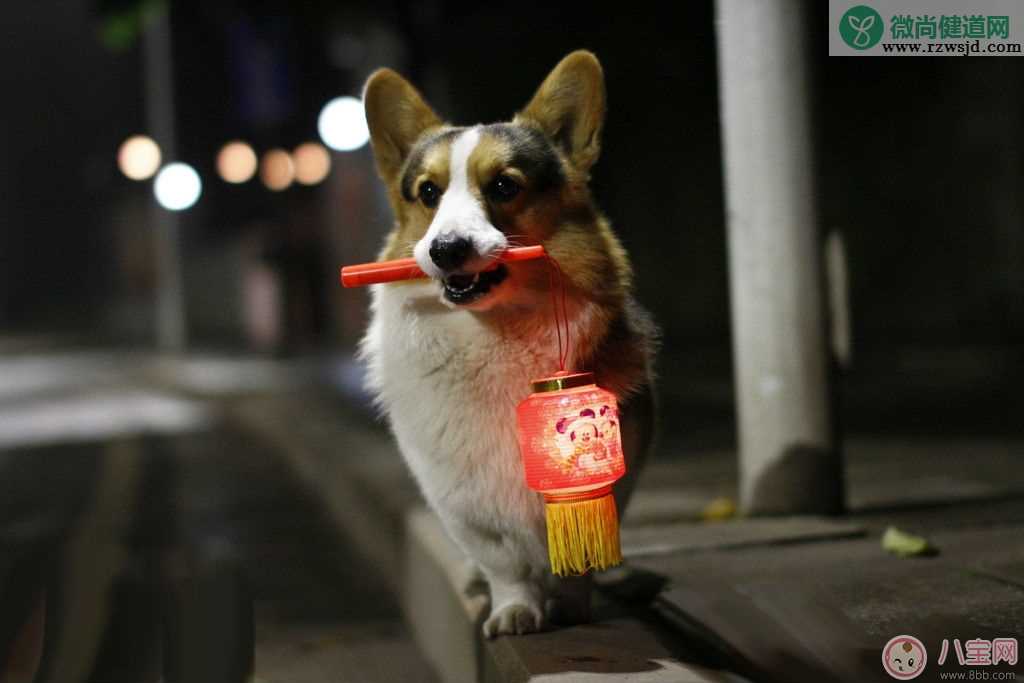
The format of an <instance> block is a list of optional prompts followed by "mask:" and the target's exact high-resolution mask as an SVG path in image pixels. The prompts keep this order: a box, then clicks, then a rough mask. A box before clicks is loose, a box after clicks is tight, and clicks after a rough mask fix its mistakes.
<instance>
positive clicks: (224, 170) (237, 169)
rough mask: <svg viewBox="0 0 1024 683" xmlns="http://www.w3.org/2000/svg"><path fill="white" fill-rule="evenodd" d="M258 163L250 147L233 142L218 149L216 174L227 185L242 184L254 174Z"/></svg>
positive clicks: (237, 141) (238, 141)
mask: <svg viewBox="0 0 1024 683" xmlns="http://www.w3.org/2000/svg"><path fill="white" fill-rule="evenodd" d="M257 166H259V162H258V160H257V159H256V152H254V151H253V149H252V147H251V146H250V145H249V144H247V143H245V142H242V141H241V140H234V141H232V142H229V143H227V144H226V145H224V146H223V147H221V148H220V152H218V153H217V174H218V175H220V177H221V178H222V179H223V180H224V182H228V183H234V184H237V183H244V182H245V181H247V180H249V179H250V178H252V177H253V175H255V174H256V168H257Z"/></svg>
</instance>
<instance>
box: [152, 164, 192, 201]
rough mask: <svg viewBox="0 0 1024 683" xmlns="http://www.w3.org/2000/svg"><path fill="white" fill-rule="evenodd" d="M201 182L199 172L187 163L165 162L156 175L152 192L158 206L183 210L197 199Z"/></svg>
mask: <svg viewBox="0 0 1024 683" xmlns="http://www.w3.org/2000/svg"><path fill="white" fill-rule="evenodd" d="M202 192H203V183H202V181H201V180H200V179H199V174H198V173H196V170H195V169H194V168H192V167H191V166H189V165H188V164H183V163H181V162H180V161H179V162H175V163H173V164H167V165H166V166H164V167H163V168H162V169H160V173H158V174H157V176H156V182H154V183H153V194H155V195H156V200H157V201H158V202H160V206H162V207H164V208H165V209H169V210H171V211H183V210H185V209H187V208H189V207H190V206H192V205H193V204H195V203H196V202H197V201H198V200H199V195H200V194H202Z"/></svg>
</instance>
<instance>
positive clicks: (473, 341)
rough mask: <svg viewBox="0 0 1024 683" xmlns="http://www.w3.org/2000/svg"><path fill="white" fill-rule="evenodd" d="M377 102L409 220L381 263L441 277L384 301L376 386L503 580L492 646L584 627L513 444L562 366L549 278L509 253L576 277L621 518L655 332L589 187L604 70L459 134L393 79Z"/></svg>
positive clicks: (553, 87)
mask: <svg viewBox="0 0 1024 683" xmlns="http://www.w3.org/2000/svg"><path fill="white" fill-rule="evenodd" d="M363 102H364V106H365V110H366V118H367V123H368V126H369V130H370V141H371V145H372V147H373V153H374V158H375V161H376V165H377V170H378V172H379V174H380V176H381V178H382V180H383V181H384V183H385V184H386V186H387V192H388V197H389V200H390V203H391V207H392V209H393V211H394V215H395V219H396V220H395V227H394V229H393V231H392V232H391V233H390V235H389V236H388V238H387V241H386V244H385V246H384V249H383V251H382V252H381V253H380V259H382V260H387V259H394V258H402V257H407V256H410V255H412V256H414V257H415V259H416V262H417V264H418V265H419V267H420V268H421V269H422V270H423V271H424V272H425V273H426V274H427V275H428V276H429V278H428V279H421V280H411V281H405V282H399V283H390V284H385V285H375V286H374V287H373V288H372V290H371V301H372V303H371V320H370V324H369V327H368V330H367V332H366V335H365V337H364V339H363V341H362V343H361V355H362V357H363V359H364V361H365V362H366V364H367V384H368V388H369V389H370V390H371V392H372V393H373V394H374V395H375V396H376V398H377V401H378V404H379V406H380V408H381V409H382V411H383V412H384V413H385V414H386V416H387V419H388V421H389V423H390V426H391V429H392V431H393V433H394V436H395V438H396V440H397V442H398V446H399V449H400V451H401V453H402V456H403V457H404V459H405V461H406V462H407V464H408V466H409V468H410V470H411V471H412V474H413V476H414V478H415V479H416V481H417V482H418V484H419V487H420V489H421V490H422V492H423V496H424V498H425V499H426V501H427V503H428V504H429V505H430V507H431V508H433V510H434V511H436V513H437V514H438V516H439V517H440V519H441V521H442V523H443V525H444V527H445V529H446V530H447V532H448V534H449V535H450V536H451V538H452V539H453V540H454V541H455V543H456V544H457V545H458V546H459V547H460V548H461V549H462V550H463V551H464V552H465V554H466V555H467V556H468V558H469V559H470V560H471V561H472V562H473V563H475V565H476V566H477V567H478V568H479V572H480V574H479V575H480V576H482V578H484V579H486V581H487V584H488V585H489V588H490V596H491V611H490V615H489V616H488V617H487V618H486V620H485V621H484V624H483V631H484V634H485V635H486V636H487V637H494V636H497V635H501V634H521V633H530V632H533V631H537V630H540V629H542V628H544V627H545V624H546V623H547V622H548V621H549V620H555V621H557V620H558V617H559V616H561V617H563V619H565V620H569V621H581V620H586V619H587V618H589V583H587V581H586V579H583V580H582V581H581V580H575V581H574V580H572V579H555V577H553V576H552V575H551V572H550V570H549V569H548V554H547V547H546V546H547V536H546V532H545V514H544V503H543V500H542V496H541V495H540V494H538V493H535V492H533V491H531V490H530V489H529V488H527V486H526V482H525V478H524V471H523V466H522V463H521V460H520V454H519V446H518V439H517V436H516V405H517V404H518V403H519V402H520V401H521V400H523V399H524V398H526V396H528V395H529V393H530V381H531V380H533V379H537V378H540V377H544V376H549V375H551V374H552V373H553V372H554V371H557V370H558V368H559V362H558V355H559V354H558V341H557V339H556V332H555V321H554V318H553V313H552V298H551V297H552V294H551V286H550V280H549V271H548V268H549V265H548V264H547V263H546V262H545V261H544V260H543V259H539V260H535V261H522V262H517V263H501V262H499V261H498V260H497V259H496V258H495V256H496V254H498V253H499V252H500V251H501V250H503V249H505V248H507V247H510V246H517V245H535V244H541V245H543V246H544V248H545V249H546V251H547V253H548V254H550V255H551V256H552V257H553V258H554V259H556V260H557V263H558V264H559V265H560V267H561V270H562V271H563V273H564V275H563V281H564V288H565V295H566V297H565V301H566V312H567V318H568V325H567V328H568V330H569V339H570V341H571V345H570V348H569V353H568V362H567V363H566V367H567V368H570V369H573V370H588V371H592V372H593V373H595V375H596V380H597V383H598V384H599V385H600V386H602V387H604V388H606V389H608V390H610V391H612V392H613V393H614V394H615V395H616V397H617V399H618V401H619V405H620V422H621V434H622V442H623V451H624V455H625V457H626V464H627V475H626V476H625V477H624V478H623V479H622V480H620V481H619V482H618V483H617V484H616V486H615V491H616V501H617V504H618V506H619V508H618V509H619V511H620V513H621V512H622V511H623V510H624V509H625V503H626V501H627V499H628V497H629V492H630V490H631V489H632V486H633V481H634V479H635V477H636V475H637V473H638V472H639V470H640V465H641V463H642V460H643V457H644V454H645V451H646V450H647V448H648V445H649V442H650V438H651V433H652V423H653V414H654V409H653V399H652V374H651V366H652V359H653V356H654V352H655V347H656V340H657V330H656V328H655V326H654V324H653V322H652V321H651V318H650V316H649V315H648V314H647V313H646V312H645V311H644V310H643V309H641V308H640V307H639V306H638V305H637V304H636V303H635V301H634V300H633V297H632V294H631V278H632V271H631V266H630V263H629V259H628V257H627V255H626V252H625V251H624V250H623V247H622V245H621V244H620V243H619V240H618V239H617V238H616V236H615V234H614V233H613V232H612V229H611V227H610V225H609V223H608V221H607V220H606V219H605V217H604V216H603V215H602V214H601V212H600V211H599V210H598V209H597V208H596V207H595V205H594V202H593V200H592V198H591V194H590V190H589V188H588V180H589V171H590V168H591V166H592V165H593V164H594V162H595V161H597V157H598V152H599V147H600V136H601V128H602V125H603V122H604V114H605V88H604V75H603V72H602V70H601V65H600V64H599V62H598V60H597V58H596V57H595V56H594V55H593V54H591V53H590V52H586V51H578V52H573V53H572V54H570V55H569V56H567V57H566V58H565V59H563V60H562V61H561V62H560V63H559V64H558V65H557V66H556V67H555V69H554V70H553V71H552V72H551V73H550V74H549V75H548V76H547V78H546V79H545V80H544V82H543V84H542V85H541V86H540V88H539V89H538V90H537V92H536V94H535V95H534V96H533V99H532V100H531V101H530V102H529V104H527V105H526V107H525V108H524V109H523V110H522V111H521V112H519V113H518V114H517V115H516V116H515V117H514V118H513V119H512V120H511V121H510V122H506V123H495V124H488V125H473V126H453V125H450V124H448V123H445V122H443V121H442V120H441V119H440V118H439V117H438V116H437V115H436V114H435V113H434V111H433V110H432V109H431V108H430V106H428V105H427V103H426V102H425V101H424V99H423V97H422V96H421V95H420V93H419V92H418V91H417V90H416V89H415V88H414V87H413V86H412V85H411V84H409V83H408V82H407V81H406V80H405V79H404V78H402V77H401V76H400V75H398V74H397V73H395V72H394V71H391V70H389V69H381V70H378V71H376V72H374V73H373V74H372V75H371V76H370V78H369V79H368V81H367V83H366V86H365V89H364V92H363Z"/></svg>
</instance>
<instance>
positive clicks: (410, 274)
mask: <svg viewBox="0 0 1024 683" xmlns="http://www.w3.org/2000/svg"><path fill="white" fill-rule="evenodd" d="M543 256H544V247H542V246H541V245H539V244H538V245H536V246H532V247H512V248H511V249H506V250H505V251H503V252H501V254H499V255H498V256H497V259H498V260H499V261H504V262H506V263H509V262H512V261H528V260H530V259H535V258H542V257H543ZM426 276H427V275H426V273H424V272H423V271H422V270H420V267H419V266H418V265H416V259H414V258H400V259H395V260H394V261H377V262H375V263H360V264H359V265H355V266H344V267H343V268H342V269H341V285H342V286H343V287H364V286H366V285H377V284H381V283H383V282H395V281H397V280H415V279H417V278H421V277H426Z"/></svg>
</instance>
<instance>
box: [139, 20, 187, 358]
mask: <svg viewBox="0 0 1024 683" xmlns="http://www.w3.org/2000/svg"><path fill="white" fill-rule="evenodd" d="M169 12H170V9H169V8H168V9H166V10H162V11H161V12H160V13H159V15H158V16H155V17H153V18H152V20H151V21H150V22H149V23H148V24H147V27H146V32H145V35H144V36H143V40H142V48H143V50H142V53H143V79H144V87H145V93H146V124H147V126H148V127H149V134H150V135H152V136H153V138H154V139H156V141H157V144H159V145H160V150H161V152H162V153H163V163H165V164H166V163H168V162H171V161H174V160H175V154H177V149H176V144H175V139H174V66H173V62H172V61H171V60H172V59H173V52H172V47H171V22H170V17H169ZM151 206H152V208H151V209H150V211H151V212H152V213H151V215H152V221H153V226H154V228H155V232H156V235H155V237H156V239H155V240H154V242H155V246H156V272H157V285H156V337H157V346H158V347H159V348H160V350H161V351H168V352H176V351H182V350H184V347H185V335H186V328H185V294H184V289H183V284H182V275H181V253H180V252H181V249H180V243H181V230H180V223H181V221H180V219H179V217H178V214H177V213H175V212H173V211H168V210H166V209H164V208H163V207H161V206H159V205H158V204H157V203H156V201H155V200H154V201H153V202H152V203H151Z"/></svg>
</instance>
